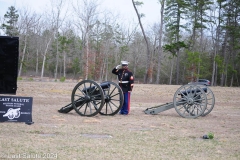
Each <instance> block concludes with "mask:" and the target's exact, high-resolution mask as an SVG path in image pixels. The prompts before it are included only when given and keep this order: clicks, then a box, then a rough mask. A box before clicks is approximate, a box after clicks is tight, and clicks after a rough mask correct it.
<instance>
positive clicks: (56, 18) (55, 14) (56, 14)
mask: <svg viewBox="0 0 240 160" xmlns="http://www.w3.org/2000/svg"><path fill="white" fill-rule="evenodd" d="M65 4H66V0H51V5H52V14H51V15H52V20H53V22H52V23H53V25H54V29H55V32H56V33H55V35H56V50H57V51H56V52H57V53H56V64H55V73H54V78H55V80H56V79H57V74H58V63H59V42H58V33H59V29H60V27H61V26H62V23H63V21H64V19H65V18H66V15H67V12H68V9H67V8H65V9H64V6H65ZM63 11H64V13H63V14H62V12H63Z"/></svg>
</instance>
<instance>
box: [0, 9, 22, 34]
mask: <svg viewBox="0 0 240 160" xmlns="http://www.w3.org/2000/svg"><path fill="white" fill-rule="evenodd" d="M8 10H9V11H7V13H6V14H5V15H4V19H7V21H6V24H5V23H3V24H2V29H4V30H5V34H6V35H8V36H17V35H18V29H17V21H18V17H19V15H18V14H17V12H18V11H17V10H16V9H15V7H13V6H11V7H9V8H8Z"/></svg>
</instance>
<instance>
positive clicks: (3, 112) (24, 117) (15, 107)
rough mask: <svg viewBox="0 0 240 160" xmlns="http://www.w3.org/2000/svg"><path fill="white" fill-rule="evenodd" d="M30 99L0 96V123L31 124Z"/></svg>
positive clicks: (31, 100) (31, 99) (31, 101)
mask: <svg viewBox="0 0 240 160" xmlns="http://www.w3.org/2000/svg"><path fill="white" fill-rule="evenodd" d="M32 103H33V98H32V97H15V96H14V97H13V96H11V97H10V96H0V122H5V121H7V122H25V123H27V124H31V123H33V122H32Z"/></svg>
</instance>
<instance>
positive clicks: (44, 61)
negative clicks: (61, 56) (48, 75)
mask: <svg viewBox="0 0 240 160" xmlns="http://www.w3.org/2000/svg"><path fill="white" fill-rule="evenodd" d="M51 40H52V39H51V38H50V39H49V41H48V43H47V45H46V49H45V52H44V54H43V64H42V72H41V81H42V79H43V74H44V68H45V63H46V56H47V51H48V47H49V44H50V42H51Z"/></svg>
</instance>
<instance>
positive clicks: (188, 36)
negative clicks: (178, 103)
mask: <svg viewBox="0 0 240 160" xmlns="http://www.w3.org/2000/svg"><path fill="white" fill-rule="evenodd" d="M51 2H52V3H51V9H50V10H47V9H46V11H45V12H44V13H43V14H37V13H35V12H31V11H30V10H28V9H26V8H16V7H14V6H10V7H9V8H8V11H7V12H6V14H5V15H2V17H1V18H0V20H1V31H2V32H0V33H3V34H2V35H7V36H17V37H19V39H20V47H19V50H20V56H19V73H18V76H19V77H21V76H29V75H33V76H39V77H41V78H43V77H53V78H55V79H59V78H73V79H80V78H81V79H93V80H96V81H105V80H113V79H114V80H115V79H116V77H115V76H114V75H113V74H111V70H112V69H113V68H114V67H115V66H116V65H118V64H119V63H120V61H121V60H127V61H129V62H130V64H129V68H130V69H131V70H132V72H133V73H134V76H135V79H136V80H137V81H139V82H141V83H155V84H186V83H188V82H189V81H195V80H196V79H198V78H205V79H209V80H210V81H211V83H212V85H220V86H239V83H240V82H239V78H240V74H239V73H240V24H239V23H240V1H239V0H216V1H215V0H191V1H189V0H156V5H157V2H158V5H159V10H157V11H156V12H160V13H161V17H159V19H156V23H155V24H153V25H152V26H150V27H148V28H146V27H144V26H143V25H142V20H143V18H144V13H140V8H139V6H141V5H144V4H143V3H142V2H140V1H134V0H132V4H133V5H132V7H133V8H134V10H135V11H136V17H137V18H138V22H132V23H129V24H128V25H126V24H124V23H119V22H120V21H118V19H120V18H119V17H117V16H115V15H114V14H112V13H109V12H108V13H107V12H102V11H100V10H99V4H98V1H97V0H82V1H81V2H80V1H77V0H76V1H75V3H71V4H69V6H68V9H64V7H66V4H67V2H68V1H66V0H57V1H51ZM146 3H147V2H146Z"/></svg>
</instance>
